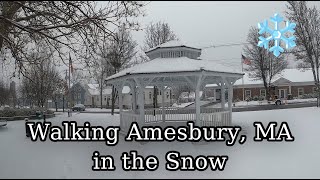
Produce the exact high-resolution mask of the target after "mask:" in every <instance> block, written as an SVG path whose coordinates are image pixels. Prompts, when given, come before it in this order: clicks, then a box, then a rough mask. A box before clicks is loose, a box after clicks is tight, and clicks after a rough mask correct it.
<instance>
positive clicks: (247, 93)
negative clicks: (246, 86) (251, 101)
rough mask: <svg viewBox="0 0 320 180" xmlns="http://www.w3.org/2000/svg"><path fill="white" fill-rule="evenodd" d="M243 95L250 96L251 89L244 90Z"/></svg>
mask: <svg viewBox="0 0 320 180" xmlns="http://www.w3.org/2000/svg"><path fill="white" fill-rule="evenodd" d="M245 97H246V99H247V98H249V97H251V90H246V91H245Z"/></svg>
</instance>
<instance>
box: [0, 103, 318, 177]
mask: <svg viewBox="0 0 320 180" xmlns="http://www.w3.org/2000/svg"><path fill="white" fill-rule="evenodd" d="M64 120H70V121H71V120H75V121H77V122H78V124H83V123H84V122H85V121H89V122H90V123H91V125H100V126H103V127H107V126H115V125H119V115H117V114H116V115H115V116H111V115H110V114H91V113H80V114H74V115H73V116H72V117H71V118H67V114H66V113H65V114H63V115H58V116H57V117H55V118H52V119H48V121H51V122H52V123H53V125H60V126H61V122H62V121H64ZM254 121H262V122H265V123H268V122H269V121H277V122H282V121H286V122H288V124H289V126H290V128H291V132H292V134H293V136H294V137H295V141H294V142H277V143H270V142H260V143H259V142H253V140H252V139H253V136H254V134H253V133H254V127H253V122H254ZM233 123H234V124H237V125H240V126H241V127H242V128H243V129H244V130H243V133H245V134H246V135H247V141H246V143H245V144H244V145H239V144H238V143H236V144H235V145H234V146H232V147H228V146H226V145H225V143H222V142H221V143H218V142H214V143H209V144H204V145H199V144H198V145H195V144H192V143H189V142H184V143H180V142H171V143H169V142H161V143H147V144H144V145H141V144H140V143H137V142H125V141H124V140H123V138H124V137H123V136H120V141H119V143H118V145H116V146H113V147H111V146H106V144H105V142H51V141H50V140H47V141H45V142H41V141H37V142H32V141H31V140H30V139H28V138H26V137H25V129H24V122H23V121H11V122H8V125H7V127H4V128H1V127H0V178H148V177H149V178H320V171H319V169H320V165H319V164H320V163H319V161H320V153H319V152H320V131H319V129H320V109H317V108H315V107H310V108H298V109H282V110H270V111H252V112H236V113H233ZM96 150H97V151H99V152H100V154H101V155H112V156H113V157H114V159H115V166H116V168H117V169H116V171H114V172H108V171H101V172H94V171H92V170H91V167H92V165H93V162H92V159H91V156H92V154H93V152H94V151H96ZM130 150H137V151H138V154H140V155H143V156H145V157H146V156H148V155H156V156H157V157H158V158H159V160H160V163H159V168H158V169H157V170H156V171H153V172H126V171H123V170H122V168H121V161H120V155H121V153H122V152H129V151H130ZM170 150H175V151H179V152H180V153H181V154H183V155H187V154H188V155H193V156H194V157H196V156H198V155H228V156H229V160H228V162H227V165H226V167H225V169H224V171H211V170H209V169H208V170H207V171H203V172H200V171H194V172H179V171H177V172H169V171H166V170H165V163H166V161H165V154H166V153H167V152H168V151H170Z"/></svg>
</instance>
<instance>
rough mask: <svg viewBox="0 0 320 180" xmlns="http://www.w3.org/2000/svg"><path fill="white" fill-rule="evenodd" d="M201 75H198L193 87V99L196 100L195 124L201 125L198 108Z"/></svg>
mask: <svg viewBox="0 0 320 180" xmlns="http://www.w3.org/2000/svg"><path fill="white" fill-rule="evenodd" d="M202 78H203V76H202V75H201V76H199V78H198V80H197V84H196V88H195V100H196V125H197V126H201V123H200V121H201V109H200V87H201V83H202Z"/></svg>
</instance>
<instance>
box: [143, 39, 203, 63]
mask: <svg viewBox="0 0 320 180" xmlns="http://www.w3.org/2000/svg"><path fill="white" fill-rule="evenodd" d="M146 55H147V56H148V57H149V58H150V59H151V60H153V59H156V58H179V57H188V58H190V59H198V58H199V57H200V55H201V49H198V48H194V47H190V46H186V45H185V44H184V43H182V42H180V41H178V40H172V41H169V42H166V43H164V44H161V45H159V46H156V47H155V48H151V49H149V50H148V51H146Z"/></svg>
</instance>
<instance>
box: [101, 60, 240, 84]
mask: <svg viewBox="0 0 320 180" xmlns="http://www.w3.org/2000/svg"><path fill="white" fill-rule="evenodd" d="M201 69H203V70H206V71H214V72H225V73H238V74H242V73H241V72H240V71H239V70H238V69H235V68H232V67H228V66H224V65H222V64H218V63H217V62H215V61H210V60H195V59H190V58H188V57H179V58H156V59H154V60H151V61H148V62H145V63H142V64H138V65H135V66H133V67H131V68H127V69H124V70H122V71H120V72H119V73H117V74H114V75H112V76H110V77H108V78H107V79H106V80H111V79H114V78H117V77H121V76H125V75H126V74H128V73H130V74H142V73H165V72H193V71H200V70H201Z"/></svg>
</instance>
